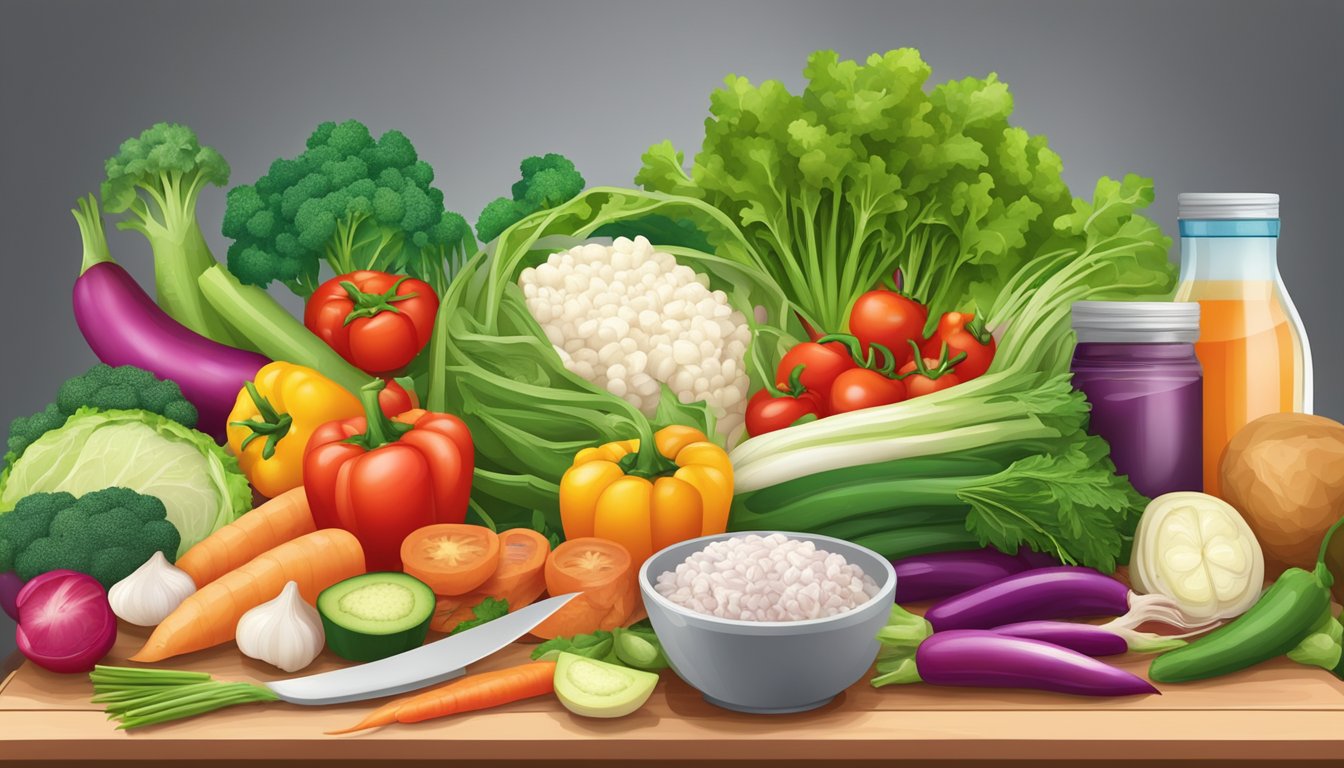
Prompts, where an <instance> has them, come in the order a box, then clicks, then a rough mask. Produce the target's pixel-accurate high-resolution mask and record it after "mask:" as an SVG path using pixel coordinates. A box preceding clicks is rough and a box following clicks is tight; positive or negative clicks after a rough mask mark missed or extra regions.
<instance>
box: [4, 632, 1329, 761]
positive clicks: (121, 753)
mask: <svg viewBox="0 0 1344 768" xmlns="http://www.w3.org/2000/svg"><path fill="white" fill-rule="evenodd" d="M144 637H145V633H144V632H143V631H141V630H138V629H135V628H127V627H123V632H122V634H121V638H120V640H119V642H118V644H117V647H116V648H115V649H114V651H113V653H112V656H111V659H110V660H109V662H108V663H117V660H118V659H122V658H125V656H127V655H129V654H130V653H132V652H134V650H136V649H137V648H138V647H139V646H140V642H141V640H142V639H143V638H144ZM528 650H529V648H528V646H525V645H516V646H513V647H511V648H508V649H506V650H505V651H503V652H501V653H499V654H496V655H495V656H494V657H492V658H490V659H488V660H486V661H484V662H481V663H480V664H477V665H474V666H473V667H472V671H473V672H479V671H484V670H487V669H491V668H496V667H500V666H506V665H509V664H513V663H517V662H520V661H522V660H524V659H525V658H526V657H527V653H528ZM174 661H175V662H176V663H173V664H167V665H161V666H171V667H173V668H180V669H193V670H200V671H207V672H210V673H211V674H214V675H215V676H216V677H219V678H221V679H230V680H269V679H274V678H275V677H277V675H273V674H272V672H273V670H271V669H270V668H269V667H266V666H264V665H262V664H260V663H257V662H253V661H251V660H248V659H246V658H244V657H242V655H241V654H239V653H238V652H237V650H236V649H235V648H234V647H233V646H232V645H228V646H222V647H220V648H217V649H215V650H212V651H206V652H201V653H196V654H192V655H190V656H187V657H184V658H180V659H176V660H174ZM1117 663H1118V664H1119V665H1121V666H1123V667H1126V668H1128V669H1130V670H1132V671H1134V672H1137V673H1142V670H1143V669H1144V668H1145V665H1146V659H1145V658H1143V657H1140V656H1132V657H1123V658H1120V659H1119V661H1118V662H1117ZM337 665H338V660H336V659H335V658H329V657H326V656H324V657H323V658H321V659H319V661H318V662H317V663H316V664H315V665H314V667H313V668H312V669H311V670H310V671H313V672H317V671H323V670H326V669H331V668H335V667H336V666H337ZM90 695H91V689H90V685H89V682H88V680H87V678H85V677H84V676H82V675H56V674H51V673H48V672H45V671H44V670H41V669H39V668H37V667H36V666H34V665H32V664H23V665H22V666H20V667H19V668H18V669H17V670H15V671H14V672H13V673H11V674H10V675H9V676H8V677H7V678H6V679H5V680H4V683H3V684H0V761H4V760H61V761H72V762H78V763H84V762H87V761H93V760H135V761H146V760H184V759H188V758H190V759H198V760H199V759H202V758H210V757H227V758H230V759H246V760H258V759H262V760H272V761H273V760H324V761H329V760H370V761H377V762H379V763H383V762H386V761H389V760H417V759H439V760H444V759H452V760H462V761H472V762H475V761H482V760H541V759H553V760H574V761H578V760H596V759H611V760H622V761H624V760H636V759H659V760H684V759H714V760H720V761H727V760H753V761H760V760H767V759H768V760H771V761H776V762H780V761H789V760H805V759H825V760H827V761H836V760H846V759H849V760H878V759H881V760H885V761H891V760H896V759H901V760H910V761H916V762H918V761H921V760H927V759H954V760H959V761H975V760H995V761H997V760H1025V761H1038V760H1044V759H1057V760H1069V761H1076V760H1084V759H1098V758H1105V759H1111V760H1150V759H1163V758H1165V759H1200V760H1204V761H1228V760H1262V761H1266V763H1267V764H1269V763H1273V764H1279V763H1282V762H1283V761H1286V760H1325V759H1338V757H1339V756H1340V755H1344V682H1341V681H1339V680H1336V679H1335V678H1333V677H1331V676H1330V675H1328V674H1326V673H1325V672H1323V671H1321V670H1312V669H1307V668H1304V667H1301V666H1298V665H1296V664H1293V663H1291V662H1288V661H1277V662H1271V663H1268V664H1265V665H1262V666H1260V667H1257V668H1256V669H1254V670H1250V671H1247V672H1243V673H1241V674H1237V675H1233V676H1230V677H1227V678H1223V679H1221V680H1219V681H1216V682H1208V683H1197V684H1189V685H1183V686H1178V685H1171V686H1167V687H1166V689H1165V690H1164V691H1163V695H1161V696H1147V697H1142V698H1128V699H1124V700H1094V699H1088V698H1081V697H1071V696H1062V695H1052V694H1045V693H1034V692H1002V691H992V690H981V689H953V688H934V687H932V686H923V685H918V686H898V687H888V688H883V689H873V688H872V687H870V686H869V685H868V684H867V682H866V681H865V682H860V683H859V684H856V685H855V686H854V687H852V688H851V689H849V690H848V691H846V692H845V693H844V694H842V695H841V696H840V697H838V698H837V699H836V700H835V701H833V702H831V703H830V704H829V705H827V706H826V707H824V708H822V709H820V710H816V711H813V712H809V713H805V714H798V715H780V716H750V715H741V714H736V713H732V712H727V711H724V710H721V709H718V708H716V707H713V706H711V705H709V704H707V703H706V702H704V701H703V700H702V699H701V697H700V696H699V694H698V693H696V691H694V690H693V689H692V688H690V687H689V686H687V685H686V684H684V683H683V682H681V680H679V679H678V678H677V677H676V675H675V674H673V673H672V672H670V671H669V672H666V673H664V675H663V681H662V682H661V683H660V684H659V686H658V688H657V690H656V691H655V692H654V694H653V697H652V699H650V701H649V702H648V704H646V705H645V706H644V708H643V709H641V710H640V711H639V712H637V713H635V714H633V715H631V716H629V717H626V718H623V719H618V720H592V719H586V718H581V717H576V716H574V715H571V714H570V713H569V712H567V711H566V710H565V709H564V708H563V707H562V706H561V705H560V704H559V703H558V702H557V701H555V700H554V699H553V698H550V697H544V698H537V699H533V700H530V701H524V702H518V703H516V704H512V705H509V706H505V707H501V708H498V709H495V710H490V711H487V712H482V713H476V714H470V715H462V716H458V717H453V718H447V719H443V720H439V721H431V722H426V723H420V724H416V725H399V726H392V727H388V728H383V729H381V730H377V731H368V732H364V733H361V734H351V735H346V736H338V737H336V736H325V735H323V732H324V731H327V730H332V729H336V728H340V727H342V726H346V725H350V724H352V723H354V722H356V721H358V720H359V719H360V717H361V716H362V715H363V713H365V712H366V711H368V710H369V709H370V708H371V707H372V706H374V705H372V704H367V703H366V704H346V705H338V706H330V707H321V708H306V707H299V706H294V705H289V704H281V703H275V704H264V705H261V704H253V705H248V706H243V707H238V708H234V709H231V710H222V711H219V712H215V713H212V714H209V715H205V716H203V717H199V718H197V719H195V720H188V721H183V722H179V723H173V724H167V725H161V726H155V727H151V728H145V729H141V730H137V731H134V732H130V733H128V732H125V731H117V730H115V729H114V728H113V725H112V723H109V722H108V721H107V720H106V719H105V716H104V714H103V713H102V712H101V711H100V709H99V707H97V706H95V705H93V704H91V703H90V702H89V696H90Z"/></svg>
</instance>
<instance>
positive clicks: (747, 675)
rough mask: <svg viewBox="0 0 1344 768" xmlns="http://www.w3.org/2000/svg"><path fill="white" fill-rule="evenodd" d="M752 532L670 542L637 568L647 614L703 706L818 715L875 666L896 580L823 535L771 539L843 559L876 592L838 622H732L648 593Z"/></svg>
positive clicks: (873, 559) (872, 559) (880, 564)
mask: <svg viewBox="0 0 1344 768" xmlns="http://www.w3.org/2000/svg"><path fill="white" fill-rule="evenodd" d="M752 533H755V534H757V535H760V536H768V535H770V534H771V533H776V531H739V532H734V533H724V534H719V535H716V536H704V537H702V538H698V539H691V540H690V541H683V542H681V543H680V544H674V545H672V546H670V547H668V548H667V549H664V550H662V551H661V552H659V553H657V554H655V555H654V556H653V557H651V558H649V559H648V560H647V561H645V563H644V566H643V567H642V568H640V569H639V589H640V592H641V593H643V595H644V607H645V608H646V609H647V610H648V612H649V620H650V621H652V622H653V629H654V631H656V632H657V633H658V639H659V640H660V641H661V642H662V644H663V650H664V651H665V652H666V654H667V659H668V661H669V662H671V664H672V669H673V670H674V671H675V672H676V673H677V675H678V676H680V677H681V679H682V680H685V681H686V682H687V683H689V684H690V685H691V686H693V687H695V688H696V689H697V690H699V691H700V692H701V693H702V694H704V697H705V699H706V700H707V701H709V702H710V703H712V704H716V705H718V706H720V707H724V708H725V709H731V710H735V711H738V712H750V713H753V714H786V713H789V712H805V711H807V710H809V709H816V708H817V707H820V706H822V705H824V704H826V703H827V702H829V701H830V700H831V699H833V698H834V697H835V696H836V695H837V694H839V693H840V692H842V691H844V690H845V689H846V688H848V687H849V686H851V685H853V684H854V683H856V682H858V681H859V680H860V679H861V678H862V677H863V676H864V674H865V673H867V671H868V668H869V667H870V666H872V663H873V660H874V659H875V658H877V650H878V647H877V631H878V630H879V629H881V628H882V626H883V625H884V624H886V622H887V617H888V615H889V613H890V612H891V606H892V604H893V603H894V602H895V598H896V572H895V571H894V570H892V567H891V563H890V562H888V561H887V560H886V559H885V558H883V557H881V556H880V555H878V554H877V553H876V552H874V551H872V550H870V549H866V548H864V547H860V546H857V545H854V544H850V543H849V542H847V541H842V540H841V539H833V538H831V537H829V536H816V535H813V534H807V533H790V532H788V531H778V532H777V533H783V534H784V535H785V536H788V537H789V538H791V539H801V540H804V541H811V542H813V543H815V544H816V545H817V548H818V549H824V550H826V551H828V552H834V553H837V554H840V555H843V556H844V558H845V560H847V561H849V562H850V563H852V564H854V565H857V566H859V567H860V568H861V569H863V572H864V573H866V574H868V576H870V577H871V578H872V579H873V581H875V582H877V584H878V591H877V594H876V595H875V596H874V597H873V598H872V599H871V600H869V601H868V602H866V603H864V604H863V605H860V606H859V607H858V608H855V609H854V610H852V611H850V612H849V613H844V614H841V615H839V616H831V617H829V618H824V619H810V620H808V621H738V620H735V619H720V618H717V617H715V616H707V615H705V614H701V613H695V612H694V611H691V610H689V609H687V608H683V607H681V606H679V605H677V604H675V603H673V602H671V601H670V600H668V599H667V598H665V597H663V596H662V595H660V594H658V592H657V591H656V590H655V589H654V588H653V584H654V582H655V581H657V579H658V576H659V575H660V574H662V573H664V572H665V571H672V570H675V569H676V567H677V566H678V565H680V564H681V563H682V562H683V561H685V560H686V558H687V557H689V556H690V555H691V554H692V553H694V552H698V551H700V550H702V549H704V548H705V546H706V545H708V544H709V543H710V542H714V541H721V540H723V539H729V538H732V537H734V536H748V535H750V534H752Z"/></svg>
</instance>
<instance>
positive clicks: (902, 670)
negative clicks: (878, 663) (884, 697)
mask: <svg viewBox="0 0 1344 768" xmlns="http://www.w3.org/2000/svg"><path fill="white" fill-rule="evenodd" d="M882 666H887V665H882ZM879 671H881V672H882V674H880V675H878V676H877V677H874V678H873V680H872V684H873V687H874V688H881V687H882V686H884V685H909V684H910V683H922V682H924V679H923V678H922V677H920V676H919V670H918V669H916V667H915V660H914V659H912V658H905V659H901V660H900V661H898V662H896V663H895V664H892V665H890V667H889V668H887V669H880V668H879Z"/></svg>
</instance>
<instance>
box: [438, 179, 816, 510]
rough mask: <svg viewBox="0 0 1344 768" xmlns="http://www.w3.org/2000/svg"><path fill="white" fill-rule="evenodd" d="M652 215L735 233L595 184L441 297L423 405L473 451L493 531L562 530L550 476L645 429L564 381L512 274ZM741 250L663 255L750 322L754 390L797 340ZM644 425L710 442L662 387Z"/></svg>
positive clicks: (693, 206) (795, 329)
mask: <svg viewBox="0 0 1344 768" xmlns="http://www.w3.org/2000/svg"><path fill="white" fill-rule="evenodd" d="M649 215H660V216H664V217H667V218H669V219H672V220H681V219H688V220H692V221H697V222H698V224H697V226H699V227H700V228H701V229H704V230H713V229H714V228H716V227H718V228H723V229H725V230H726V231H727V232H730V233H731V232H733V231H736V228H735V227H734V225H733V224H732V223H731V222H729V221H727V219H725V218H724V217H723V215H722V214H721V213H719V212H718V211H716V210H714V209H713V208H710V207H709V206H706V205H705V204H703V203H700V202H698V201H696V200H690V199H685V198H678V197H674V196H669V195H662V194H657V193H650V192H641V191H638V190H625V189H613V188H594V189H590V190H587V191H585V192H583V193H582V194H580V195H578V196H577V197H575V198H574V199H572V200H569V201H567V202H565V203H563V204H561V205H559V206H556V207H555V208H552V209H549V210H545V211H540V212H538V213H535V214H532V215H531V216H528V217H526V218H524V219H522V220H521V221H519V222H518V223H516V224H514V225H513V226H511V227H509V228H508V229H506V230H505V231H504V232H503V233H502V234H501V235H500V236H499V237H498V238H497V239H496V241H495V242H494V244H493V247H492V248H490V249H487V250H486V251H484V252H482V253H480V254H478V255H477V256H476V257H474V258H473V259H472V260H471V261H469V262H468V263H467V264H466V265H465V266H464V267H463V269H462V271H461V272H460V273H459V274H458V277H457V279H456V280H454V282H453V284H452V285H451V286H450V287H449V290H448V292H447V293H446V294H444V296H443V301H442V303H441V306H440V309H439V313H438V316H437V317H436V319H435V329H434V334H433V336H432V337H431V339H430V342H429V344H428V347H427V349H428V353H427V354H428V371H429V373H428V385H427V387H428V391H427V395H426V397H425V403H426V407H427V408H429V409H431V410H436V411H448V412H451V413H454V414H457V415H458V416H460V417H461V418H462V419H463V421H465V422H466V423H467V426H468V427H470V428H471V433H472V439H473V441H474V443H475V447H476V469H475V475H474V477H473V481H472V497H473V499H474V500H475V501H476V503H478V504H479V505H481V507H482V508H484V509H488V510H489V513H490V517H491V518H492V519H493V520H494V521H495V522H496V523H497V524H498V526H499V528H500V529H506V528H510V527H516V526H520V525H521V526H529V525H531V526H533V527H536V523H535V520H534V516H535V515H534V513H538V512H539V513H541V515H542V518H541V521H542V522H543V523H544V526H543V527H545V528H547V529H549V530H550V531H558V530H562V526H561V524H560V516H559V506H558V500H557V499H558V494H559V482H560V477H561V476H562V475H563V474H564V472H565V470H566V469H568V468H569V466H570V464H571V462H572V461H573V458H574V454H575V453H577V452H578V451H579V450H580V449H582V448H586V447H588V446H592V445H597V444H601V443H606V442H611V441H613V440H624V439H628V438H630V437H632V436H634V435H637V434H638V433H639V425H640V424H641V423H643V422H645V421H647V420H646V419H645V417H644V415H643V414H642V413H640V412H639V411H638V410H637V409H636V408H634V407H633V406H632V405H630V404H629V403H628V402H626V401H625V400H623V399H621V398H619V397H616V396H614V395H612V394H610V393H609V392H607V391H605V390H602V389H599V388H597V387H595V386H594V385H593V384H591V383H590V382H588V381H587V380H585V379H583V378H582V377H580V376H578V375H576V374H574V373H571V372H570V371H569V370H568V369H566V368H565V366H564V364H563V363H562V362H561V360H560V357H559V355H557V354H556V352H555V348H554V347H553V346H552V345H551V342H550V340H549V339H548V338H547V337H546V334H545V332H544V331H542V329H541V327H540V326H539V325H538V323H537V321H536V319H535V318H533V317H532V315H531V313H530V312H529V311H528V309H527V305H526V303H525V302H524V300H523V293H522V290H521V289H519V287H518V285H517V279H518V275H519V273H520V272H522V270H523V269H524V268H526V267H529V266H536V265H537V264H539V263H541V262H543V261H545V259H546V257H547V256H549V255H550V254H552V253H555V252H556V251H559V250H563V249H565V248H568V247H570V246H572V245H574V244H575V243H576V242H581V241H583V240H584V239H585V238H587V237H589V236H591V235H592V233H593V232H594V231H595V230H597V229H599V228H601V227H603V226H606V225H609V224H613V223H618V222H623V221H627V220H635V219H639V218H642V217H646V216H649ZM749 247H750V246H749V245H747V244H746V243H745V242H740V241H739V242H737V243H736V245H721V246H720V247H719V248H718V249H717V252H716V253H714V254H710V253H702V252H698V251H694V250H691V249H688V248H685V247H671V246H669V247H662V246H660V250H664V251H666V252H668V253H670V254H672V255H673V256H674V257H676V259H677V261H678V263H680V264H684V265H686V266H689V267H691V268H692V269H694V270H695V271H696V272H699V273H701V274H705V275H707V276H708V277H709V278H710V285H711V287H712V288H715V289H722V290H724V291H725V292H726V293H727V294H728V297H729V300H730V302H731V303H732V304H733V305H734V306H735V307H737V308H739V309H740V310H742V311H743V313H744V315H746V316H747V317H749V318H751V317H754V315H755V312H754V308H756V307H758V306H759V307H761V308H762V309H763V311H764V312H765V315H766V317H765V319H764V321H761V322H755V323H753V325H752V330H753V340H752V343H751V344H750V346H749V348H748V350H747V356H748V370H749V371H750V372H752V374H753V377H754V383H755V384H756V385H757V386H759V385H760V384H761V382H763V381H765V380H766V379H765V377H766V376H770V375H771V374H770V373H768V372H769V371H772V370H773V367H774V364H775V362H776V361H777V360H778V358H779V356H780V355H781V354H782V351H783V350H784V349H786V348H787V347H788V346H790V345H791V344H793V343H795V342H796V339H798V338H801V337H802V330H801V328H800V327H799V326H798V324H797V321H796V320H795V319H794V318H793V316H792V314H791V312H790V310H789V307H788V303H787V302H786V301H785V299H784V297H783V295H782V294H781V293H780V292H779V290H778V288H777V287H775V286H774V284H773V282H772V281H770V280H769V278H767V277H766V276H765V275H763V274H762V273H760V272H759V271H758V270H757V269H755V268H754V267H752V266H751V263H750V261H751V260H750V259H749V258H747V257H745V256H742V255H740V254H742V253H743V252H745V251H746V250H747V249H749ZM652 421H653V423H654V426H655V428H656V427H661V426H665V425H667V424H672V423H677V424H687V425H690V426H694V427H696V428H698V429H701V430H703V431H705V432H706V433H707V434H711V435H712V434H713V422H712V418H711V415H710V413H709V411H708V408H707V407H706V406H705V405H704V404H703V403H690V404H683V403H681V402H679V401H678V399H677V398H676V397H675V396H674V395H671V394H670V392H669V391H668V390H667V389H666V388H664V392H663V399H662V402H661V403H660V406H659V410H658V412H657V414H656V415H655V417H654V418H653V419H652Z"/></svg>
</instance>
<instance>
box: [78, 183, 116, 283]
mask: <svg viewBox="0 0 1344 768" xmlns="http://www.w3.org/2000/svg"><path fill="white" fill-rule="evenodd" d="M75 205H77V206H78V208H77V209H71V210H70V213H72V214H74V216H75V223H77V224H79V239H80V240H81V241H82V242H83V244H84V262H83V263H82V264H80V267H79V274H81V275H82V274H84V273H85V272H87V271H89V267H92V266H93V265H94V264H103V263H109V264H115V263H116V262H114V261H112V253H111V252H110V251H108V249H107V231H106V230H105V229H104V228H103V216H102V214H100V213H99V212H98V200H97V199H96V198H95V197H94V196H93V195H89V196H88V197H87V198H83V197H81V198H80V199H79V200H77V201H75Z"/></svg>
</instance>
